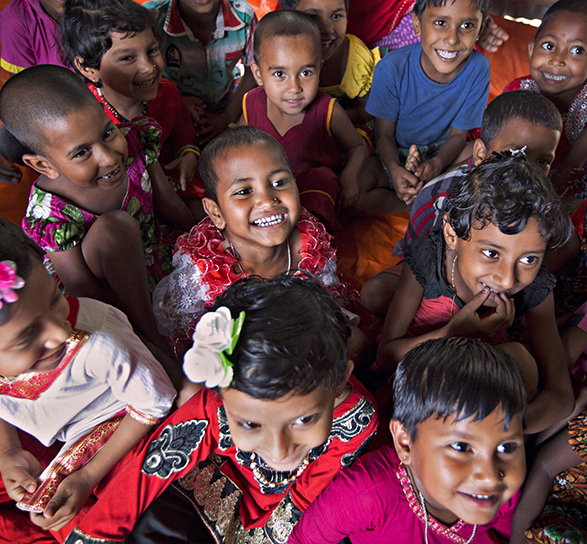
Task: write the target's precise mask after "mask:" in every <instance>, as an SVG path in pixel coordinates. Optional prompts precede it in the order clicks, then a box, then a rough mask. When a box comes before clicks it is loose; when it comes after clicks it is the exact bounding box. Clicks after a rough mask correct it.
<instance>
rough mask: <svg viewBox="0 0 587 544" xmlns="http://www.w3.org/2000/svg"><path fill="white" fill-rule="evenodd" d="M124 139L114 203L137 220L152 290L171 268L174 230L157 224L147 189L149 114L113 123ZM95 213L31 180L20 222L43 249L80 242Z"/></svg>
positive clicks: (155, 153)
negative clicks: (121, 182)
mask: <svg viewBox="0 0 587 544" xmlns="http://www.w3.org/2000/svg"><path fill="white" fill-rule="evenodd" d="M119 128H120V130H121V132H122V133H123V134H124V136H125V138H126V141H127V144H128V158H127V159H126V172H127V177H128V187H127V190H126V195H125V196H124V199H123V201H122V205H121V207H120V209H121V210H125V211H126V212H128V213H129V214H130V215H132V216H133V217H134V218H135V219H136V220H137V221H138V223H139V226H140V230H141V239H142V243H143V251H144V255H145V266H146V268H147V277H148V279H149V289H150V290H151V291H152V290H153V289H154V288H155V286H156V285H157V283H159V281H160V280H161V279H162V278H163V277H165V276H166V275H167V274H169V273H170V272H171V270H172V266H171V257H172V252H171V250H172V248H173V246H174V243H175V239H176V238H177V236H178V235H179V234H180V232H178V231H175V230H173V229H169V228H166V227H165V226H161V225H160V224H159V221H158V220H157V218H156V217H155V213H154V206H153V190H152V187H151V178H150V177H149V173H148V172H147V168H148V167H149V166H150V165H151V164H153V163H155V162H156V161H157V159H158V157H159V149H160V146H159V137H160V134H161V129H160V127H159V125H158V124H157V123H156V122H155V121H153V120H152V119H151V118H149V117H137V118H136V119H134V120H133V121H132V122H130V123H128V124H121V125H119ZM98 217H99V216H98V215H95V214H93V213H91V212H88V211H86V210H84V209H82V208H79V207H78V206H76V205H75V204H73V203H71V202H68V201H66V200H64V199H62V198H61V197H59V196H57V195H54V194H52V193H49V192H47V191H44V190H43V189H40V188H39V187H37V186H36V185H33V187H32V189H31V195H30V197H29V205H28V208H27V211H26V215H25V218H24V219H23V221H22V227H23V229H24V231H25V232H26V233H27V234H28V235H29V236H30V237H31V238H32V239H33V240H34V241H35V242H36V243H37V244H38V245H39V246H41V247H42V248H43V249H44V250H45V251H46V252H48V253H50V252H53V251H66V250H68V249H71V248H73V247H74V246H76V245H77V244H80V243H81V241H82V240H83V238H84V236H85V235H86V233H87V232H88V230H89V229H90V227H91V226H92V225H93V224H94V222H95V221H96V219H98Z"/></svg>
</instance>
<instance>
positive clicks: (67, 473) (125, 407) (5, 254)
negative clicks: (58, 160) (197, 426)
mask: <svg viewBox="0 0 587 544" xmlns="http://www.w3.org/2000/svg"><path fill="white" fill-rule="evenodd" d="M0 374H1V376H0V418H1V419H0V445H1V446H0V474H1V475H2V480H3V486H2V489H1V491H0V503H2V506H1V507H0V511H1V516H2V518H3V523H2V524H1V526H0V540H2V541H3V542H19V543H21V544H23V543H24V542H29V540H28V539H27V535H29V536H30V537H31V541H34V538H33V537H34V536H35V535H36V536H39V535H41V534H43V531H40V530H38V529H37V530H35V526H32V525H31V523H30V522H29V520H28V519H27V518H28V516H27V517H25V516H24V515H23V514H22V513H20V514H19V513H18V510H15V509H14V508H11V507H12V506H13V504H14V503H11V501H10V499H12V500H14V501H18V506H19V507H21V508H23V509H27V510H31V511H32V512H36V513H34V514H32V515H31V520H32V522H33V523H34V524H35V525H38V526H40V527H41V528H43V529H48V530H52V531H56V532H58V531H59V530H60V529H62V528H63V527H64V526H65V525H66V524H68V523H69V522H70V521H71V520H72V519H73V518H74V517H75V516H76V515H77V513H78V512H79V511H80V509H81V508H82V506H83V505H84V503H85V501H86V499H87V498H88V496H89V495H90V493H92V490H94V489H95V487H96V486H97V485H98V484H99V483H101V485H104V483H105V481H106V480H105V478H106V479H110V478H112V476H113V474H114V473H111V469H112V468H114V467H116V470H119V469H120V468H121V466H122V464H124V463H126V462H128V460H129V459H130V456H127V454H128V453H129V452H131V451H132V450H133V448H134V447H135V446H136V445H137V444H138V443H139V441H140V440H141V439H142V438H143V436H144V435H145V434H146V433H148V432H149V429H150V426H152V425H154V424H155V423H157V421H158V419H159V418H161V417H163V416H165V415H166V414H167V412H168V411H169V409H170V408H171V403H172V402H173V399H174V397H175V391H174V389H173V387H172V386H171V383H170V381H169V379H168V378H167V376H166V375H165V372H164V371H163V369H162V368H161V366H160V365H159V363H158V362H157V361H156V360H155V359H154V358H153V356H152V355H151V354H150V353H149V351H148V350H147V348H146V347H145V346H144V345H143V344H142V343H141V341H140V340H139V339H138V337H137V336H136V335H135V334H134V333H133V332H132V329H131V326H130V324H129V322H128V320H127V318H126V316H124V314H123V313H122V312H120V311H119V310H117V309H115V308H113V307H111V306H107V305H105V304H103V303H102V302H98V301H96V300H92V299H86V298H81V299H76V298H70V299H65V298H63V296H62V294H61V292H60V291H59V290H58V289H57V286H56V284H55V281H54V280H53V278H51V276H49V274H48V273H47V272H46V270H45V268H44V267H43V251H42V250H41V249H40V248H39V247H38V246H37V245H36V244H35V243H34V242H33V241H32V240H31V239H30V238H28V237H27V236H26V235H25V234H24V233H23V232H22V230H20V229H19V228H18V227H17V226H15V225H13V224H12V223H10V222H8V221H7V220H5V219H0ZM17 429H19V430H17ZM33 437H34V439H36V440H33ZM37 441H38V442H37ZM56 441H59V442H61V443H64V444H63V445H62V447H61V448H60V450H59V447H54V446H53V445H55V446H56V444H55V442H56ZM52 446H53V447H52ZM57 451H58V453H57ZM138 451H139V450H137V453H138ZM56 453H57V455H56V456H55V458H53V459H51V458H52V457H53V455H55V454H56ZM51 454H53V455H51ZM48 456H49V457H48ZM125 456H126V457H125ZM42 469H45V470H44V471H43V474H42V475H41V476H40V477H39V474H40V473H41V470H42ZM45 534H46V533H45ZM66 534H67V532H66ZM47 536H49V535H47Z"/></svg>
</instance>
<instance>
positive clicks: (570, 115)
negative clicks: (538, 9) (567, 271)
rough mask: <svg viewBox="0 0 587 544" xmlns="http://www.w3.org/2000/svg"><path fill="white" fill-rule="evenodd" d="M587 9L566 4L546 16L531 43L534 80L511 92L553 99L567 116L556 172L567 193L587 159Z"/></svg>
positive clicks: (575, 2)
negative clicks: (574, 172)
mask: <svg viewBox="0 0 587 544" xmlns="http://www.w3.org/2000/svg"><path fill="white" fill-rule="evenodd" d="M586 42H587V4H586V3H585V2H583V1H582V0H560V1H559V2H556V3H555V4H553V5H552V6H551V7H550V9H549V10H548V11H547V12H546V14H545V15H544V18H543V19H542V24H541V25H540V27H539V28H538V30H537V31H536V38H535V41H534V42H530V44H529V46H528V51H529V53H530V74H531V76H527V77H522V78H519V79H516V80H515V81H512V82H511V83H510V84H509V85H508V86H507V87H506V88H505V90H506V91H510V90H513V89H530V90H532V91H540V92H542V93H543V94H544V95H545V96H547V97H548V98H549V99H550V100H552V102H553V103H554V105H555V106H556V107H557V108H558V110H559V111H560V112H561V114H562V116H563V121H564V128H563V135H562V138H561V141H560V144H559V146H558V148H557V152H556V160H555V162H554V164H553V168H555V169H556V170H557V172H556V175H555V177H554V179H553V183H554V185H555V188H556V189H557V191H558V192H559V193H562V192H563V191H565V190H566V188H567V182H568V181H569V179H570V175H571V171H572V170H573V169H574V168H579V167H580V166H581V165H582V164H583V161H584V160H585V156H586V155H587V132H584V130H583V129H584V127H585V122H586V121H587V116H586V115H585V111H586V110H585V104H586V99H587V87H585V83H586V82H587V53H586V51H585V43H586Z"/></svg>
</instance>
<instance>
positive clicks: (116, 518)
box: [67, 377, 377, 544]
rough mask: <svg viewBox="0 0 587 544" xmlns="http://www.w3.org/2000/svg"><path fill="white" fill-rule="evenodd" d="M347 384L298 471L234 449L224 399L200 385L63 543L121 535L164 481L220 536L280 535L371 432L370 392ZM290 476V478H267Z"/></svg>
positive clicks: (259, 538) (265, 542)
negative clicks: (323, 436) (324, 432)
mask: <svg viewBox="0 0 587 544" xmlns="http://www.w3.org/2000/svg"><path fill="white" fill-rule="evenodd" d="M349 384H350V385H351V386H352V392H351V394H350V396H349V397H348V398H347V399H346V400H345V401H344V402H343V403H341V404H340V405H339V406H337V407H336V408H335V409H334V414H333V424H332V430H331V432H330V435H329V437H328V439H327V440H326V442H324V444H322V445H320V446H317V447H316V448H314V449H312V450H311V451H310V453H309V454H308V455H309V459H310V463H309V464H308V465H307V467H306V468H305V470H303V471H301V473H300V474H298V472H300V471H299V470H296V471H293V472H292V473H289V472H288V473H283V472H276V471H275V470H273V469H272V468H271V467H270V466H269V465H267V464H266V463H265V461H264V460H263V459H261V458H260V457H259V456H258V455H257V454H255V453H250V452H244V451H241V450H239V449H238V448H237V447H236V446H235V444H234V442H233V440H232V436H231V434H230V427H229V426H228V422H227V419H226V413H225V411H224V407H223V404H222V399H221V398H220V396H219V395H218V394H217V393H216V392H215V391H213V390H208V389H204V390H202V391H200V392H199V393H197V394H196V395H194V396H193V397H192V398H191V399H190V400H189V401H188V402H187V403H185V404H184V405H183V406H182V407H181V408H179V410H177V412H175V413H174V414H173V415H172V416H171V417H169V418H168V419H167V421H166V422H165V423H164V424H163V425H162V426H161V427H160V428H159V430H158V431H157V432H156V433H155V435H153V438H152V440H151V443H150V444H149V445H148V446H147V447H145V449H144V450H143V452H142V453H141V455H140V456H139V457H138V458H137V459H135V460H134V461H133V462H132V464H131V465H129V466H128V467H127V469H126V470H125V471H124V473H123V474H121V475H120V477H119V478H118V479H117V480H116V481H114V482H112V483H111V484H110V485H109V486H108V488H107V490H106V491H105V493H104V494H103V496H102V497H101V498H100V500H99V501H98V503H97V504H96V505H95V506H94V507H93V508H92V510H91V511H90V513H88V515H87V516H86V517H85V518H84V519H83V521H82V522H81V523H80V525H79V526H78V528H77V529H76V530H75V531H74V532H73V533H72V534H71V535H70V537H69V538H68V540H67V543H68V544H73V543H78V544H88V543H97V542H101V543H108V542H121V541H123V540H124V539H125V538H126V537H127V536H128V534H129V533H130V531H131V530H132V528H133V526H134V524H135V522H136V520H137V518H138V517H139V516H140V515H141V513H142V512H144V511H145V509H146V508H147V507H148V506H149V504H150V503H151V502H153V501H154V500H155V499H156V498H157V497H158V496H159V495H160V494H161V493H162V492H163V491H164V490H165V489H166V488H167V487H168V486H169V485H173V486H174V489H175V490H176V491H179V492H180V493H182V494H183V495H184V496H186V497H188V498H189V499H190V501H191V502H192V504H193V505H194V508H195V509H196V510H197V511H198V514H199V515H200V516H201V517H202V519H203V520H204V522H205V523H206V525H207V526H208V528H209V529H210V531H211V532H212V534H213V535H214V538H215V540H216V541H217V542H219V543H224V542H227V543H228V542H231V543H240V542H243V543H244V542H258V543H262V544H270V543H283V542H286V541H287V537H288V536H289V533H290V532H291V529H292V528H293V526H294V525H295V523H296V522H297V520H298V519H299V517H300V515H301V513H302V512H303V511H304V510H305V509H306V508H307V507H308V505H309V504H310V503H311V502H312V501H313V500H314V499H315V498H316V497H317V496H318V495H319V494H320V492H321V491H322V489H324V487H326V485H327V484H328V483H329V482H330V481H331V480H332V478H333V477H334V475H335V474H336V473H337V472H338V471H339V470H340V469H341V468H342V467H344V466H348V465H350V464H351V463H352V462H353V461H354V459H355V458H356V457H357V456H358V455H360V454H361V453H362V452H363V451H364V449H365V448H366V446H367V444H368V442H369V439H370V437H371V436H372V435H373V433H374V432H375V429H376V426H377V417H376V414H375V404H374V401H373V399H372V398H371V396H370V395H369V393H367V392H366V391H365V390H364V389H363V387H362V386H361V385H360V384H359V382H358V381H356V380H355V379H354V378H352V377H351V380H350V382H349ZM253 468H254V470H253ZM296 474H298V475H297V477H295V476H296ZM291 475H293V476H294V478H293V479H292V481H289V482H288V483H283V484H281V483H277V484H274V486H269V485H267V482H282V481H285V480H286V479H289V477H290V476H291Z"/></svg>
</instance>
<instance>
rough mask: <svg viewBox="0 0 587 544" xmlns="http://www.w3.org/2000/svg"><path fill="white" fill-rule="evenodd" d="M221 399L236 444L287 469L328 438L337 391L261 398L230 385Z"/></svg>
mask: <svg viewBox="0 0 587 544" xmlns="http://www.w3.org/2000/svg"><path fill="white" fill-rule="evenodd" d="M222 399H223V401H224V409H225V410H226V417H227V419H228V425H229V426H230V434H231V435H232V439H233V440H234V443H235V445H236V446H237V447H238V448H239V449H240V450H242V451H249V452H254V453H256V454H257V455H259V456H260V457H261V458H262V459H263V460H264V461H265V462H266V463H267V464H269V465H270V466H271V467H272V468H273V469H275V470H279V471H284V472H285V471H292V470H295V469H296V468H298V466H300V464H301V463H302V461H303V460H304V458H305V457H306V455H307V454H308V452H309V451H310V450H311V449H313V448H315V447H316V446H319V445H320V444H323V443H324V442H325V441H326V439H327V438H328V435H329V434H330V430H331V428H332V413H333V410H334V402H335V399H336V392H334V391H330V390H327V389H325V388H324V387H323V386H319V387H318V388H316V389H315V390H314V391H312V392H311V393H309V394H307V395H295V394H290V395H287V396H285V397H281V398H279V399H277V400H261V399H255V398H253V397H251V396H249V395H247V394H246V393H243V392H242V391H238V390H236V389H231V388H227V389H224V390H222Z"/></svg>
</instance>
